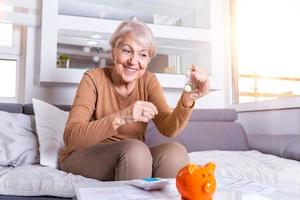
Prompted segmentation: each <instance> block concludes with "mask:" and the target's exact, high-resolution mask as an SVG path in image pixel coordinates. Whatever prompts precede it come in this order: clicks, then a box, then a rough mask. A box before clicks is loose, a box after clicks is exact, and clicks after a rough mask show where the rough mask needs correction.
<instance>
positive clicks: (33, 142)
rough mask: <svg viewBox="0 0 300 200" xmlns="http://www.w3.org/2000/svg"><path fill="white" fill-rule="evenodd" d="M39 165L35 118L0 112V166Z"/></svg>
mask: <svg viewBox="0 0 300 200" xmlns="http://www.w3.org/2000/svg"><path fill="white" fill-rule="evenodd" d="M34 163H38V142H37V137H36V134H35V130H34V118H33V117H32V116H29V115H24V114H22V113H8V112H5V111H0V166H19V165H24V164H34Z"/></svg>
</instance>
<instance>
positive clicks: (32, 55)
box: [21, 27, 225, 108]
mask: <svg viewBox="0 0 300 200" xmlns="http://www.w3.org/2000/svg"><path fill="white" fill-rule="evenodd" d="M40 38H41V30H40V27H38V28H34V27H28V28H27V41H26V52H25V53H26V64H25V85H24V90H25V94H24V98H23V99H21V103H30V102H31V99H32V98H39V99H42V100H45V101H47V102H49V103H53V104H72V102H73V98H74V94H75V92H76V88H77V85H70V84H62V83H60V84H40V82H39V73H40V71H39V69H40V40H41V39H40ZM218 73H220V74H219V77H220V79H221V80H220V82H221V83H224V82H225V80H224V74H225V73H224V67H223V66H220V69H219V70H218ZM164 91H165V96H166V98H167V101H168V103H169V104H170V106H172V107H174V106H175V105H176V104H177V101H178V99H179V97H180V95H181V89H170V88H165V89H164ZM224 106H225V91H224V88H222V89H220V90H219V91H213V92H211V93H209V94H208V95H207V96H206V97H203V98H201V99H200V100H198V102H197V103H196V107H197V108H212V107H224Z"/></svg>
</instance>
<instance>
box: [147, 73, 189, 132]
mask: <svg viewBox="0 0 300 200" xmlns="http://www.w3.org/2000/svg"><path fill="white" fill-rule="evenodd" d="M147 90H148V92H149V96H148V99H149V101H150V102H152V103H153V104H154V105H155V106H156V107H157V110H158V114H157V115H156V116H155V117H154V119H153V121H154V123H155V125H156V127H157V129H158V130H159V132H160V133H161V134H163V135H165V136H167V137H175V136H176V135H177V134H178V133H179V132H180V131H181V130H182V129H183V128H184V127H185V126H186V124H187V122H188V119H189V118H190V116H191V114H192V110H193V106H194V105H193V106H192V107H191V108H185V107H184V106H183V104H182V96H181V97H180V99H179V101H178V103H177V106H176V107H175V108H174V109H171V108H170V107H169V105H168V104H167V101H166V99H165V96H164V94H163V89H162V87H161V86H160V84H159V82H158V80H157V78H156V76H155V75H154V74H153V77H151V78H150V81H149V84H148V88H147Z"/></svg>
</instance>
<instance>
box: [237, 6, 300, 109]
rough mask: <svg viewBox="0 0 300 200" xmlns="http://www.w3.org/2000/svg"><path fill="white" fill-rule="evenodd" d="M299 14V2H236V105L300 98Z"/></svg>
mask: <svg viewBox="0 0 300 200" xmlns="http://www.w3.org/2000/svg"><path fill="white" fill-rule="evenodd" d="M299 11H300V1H299V0H236V19H235V20H236V38H233V40H235V41H236V52H235V55H236V58H235V59H236V60H235V62H236V65H237V73H238V86H237V87H238V96H239V97H238V102H237V103H245V102H253V101H261V100H269V99H277V98H281V97H288V96H295V95H300V12H299Z"/></svg>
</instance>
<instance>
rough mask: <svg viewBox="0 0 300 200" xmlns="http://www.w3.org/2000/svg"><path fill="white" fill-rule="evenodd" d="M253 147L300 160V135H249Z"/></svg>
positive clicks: (263, 151)
mask: <svg viewBox="0 0 300 200" xmlns="http://www.w3.org/2000/svg"><path fill="white" fill-rule="evenodd" d="M248 142H249V145H250V148H251V149H254V150H258V151H260V152H262V153H266V154H273V155H276V156H280V157H284V158H288V159H293V160H298V161H300V150H299V146H300V136H299V135H248Z"/></svg>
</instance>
